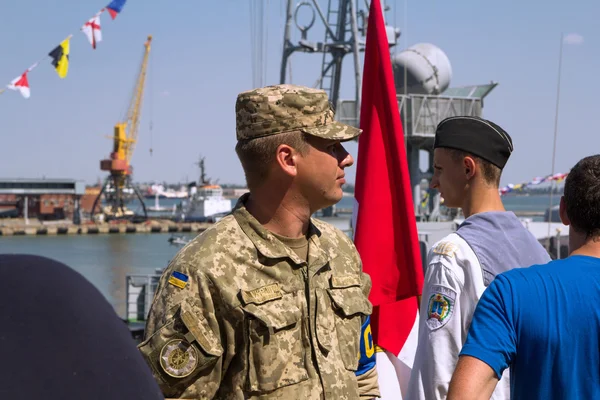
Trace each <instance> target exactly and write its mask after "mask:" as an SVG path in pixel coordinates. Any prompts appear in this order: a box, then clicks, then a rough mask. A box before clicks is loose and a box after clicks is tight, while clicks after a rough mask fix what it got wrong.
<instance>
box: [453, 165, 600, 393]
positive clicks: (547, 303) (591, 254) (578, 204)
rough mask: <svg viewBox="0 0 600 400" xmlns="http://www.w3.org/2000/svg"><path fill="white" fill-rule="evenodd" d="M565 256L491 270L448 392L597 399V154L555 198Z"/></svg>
mask: <svg viewBox="0 0 600 400" xmlns="http://www.w3.org/2000/svg"><path fill="white" fill-rule="evenodd" d="M560 217H561V220H562V222H563V223H564V224H565V225H570V230H569V249H570V251H571V253H570V256H569V257H568V258H567V259H564V260H557V261H552V262H550V263H548V264H545V265H537V266H533V267H530V268H524V269H514V270H511V271H509V272H505V273H503V274H500V275H498V276H497V277H496V279H495V280H494V281H493V282H492V284H491V285H490V286H489V287H488V289H487V290H486V291H485V292H484V294H483V296H482V297H481V300H480V301H479V303H478V305H477V309H476V310H475V314H474V316H473V322H472V324H471V327H470V329H469V334H468V336H467V341H466V343H465V345H464V346H463V348H462V351H461V353H460V358H459V361H458V364H457V366H456V370H455V372H454V375H453V376H452V381H451V383H450V390H449V393H448V400H455V399H461V400H469V399H484V398H485V399H489V397H490V395H491V393H492V391H493V390H494V387H495V386H496V383H497V382H498V379H499V378H500V376H501V375H502V371H504V370H505V369H506V368H508V367H510V373H511V398H515V399H528V400H529V399H544V400H551V399H561V400H562V399H586V400H589V399H600V306H599V304H600V155H595V156H591V157H586V158H584V159H582V160H581V161H579V162H578V163H577V165H575V167H573V169H572V170H571V171H570V173H569V175H568V177H567V180H566V182H565V188H564V195H563V197H562V198H561V201H560Z"/></svg>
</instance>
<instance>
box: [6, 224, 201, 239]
mask: <svg viewBox="0 0 600 400" xmlns="http://www.w3.org/2000/svg"><path fill="white" fill-rule="evenodd" d="M211 225H212V224H210V223H189V222H187V223H186V222H169V221H148V222H145V223H140V224H132V223H127V224H84V225H73V224H62V225H41V224H35V225H34V224H11V225H6V226H0V236H44V235H46V236H56V235H104V234H112V235H118V234H132V233H180V232H203V231H204V230H206V228H208V227H209V226H211Z"/></svg>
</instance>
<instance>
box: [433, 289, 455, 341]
mask: <svg viewBox="0 0 600 400" xmlns="http://www.w3.org/2000/svg"><path fill="white" fill-rule="evenodd" d="M429 293H430V295H429V302H428V303H427V321H426V323H427V326H428V327H429V329H431V330H434V329H439V328H441V327H442V326H444V325H446V324H447V323H448V321H449V320H450V318H452V314H453V313H454V304H455V302H456V292H455V291H454V290H452V289H450V288H447V287H445V286H433V287H432V288H431V291H430V292H429Z"/></svg>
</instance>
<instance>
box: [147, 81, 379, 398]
mask: <svg viewBox="0 0 600 400" xmlns="http://www.w3.org/2000/svg"><path fill="white" fill-rule="evenodd" d="M333 117H334V113H333V110H332V109H331V107H330V104H329V102H328V99H327V95H326V93H325V92H324V91H322V90H316V89H310V88H306V87H300V86H293V85H278V86H270V87H265V88H261V89H256V90H252V91H248V92H244V93H241V94H239V95H238V98H237V103H236V120H237V140H238V144H237V146H236V152H237V154H238V156H239V158H240V161H241V163H242V166H243V168H244V171H245V173H246V180H247V183H248V188H249V191H250V193H249V194H246V195H244V196H242V198H240V200H239V201H238V204H237V205H236V207H235V209H234V210H233V212H232V214H231V215H229V216H227V217H225V218H223V219H222V220H221V221H219V222H218V223H216V224H215V225H213V226H212V227H210V228H209V229H207V230H206V231H205V232H203V233H202V234H201V235H199V236H198V237H197V238H195V239H194V240H193V241H192V242H191V243H190V244H188V245H187V246H186V247H185V248H183V249H182V250H181V251H180V252H179V253H178V254H177V255H176V256H175V258H174V259H173V260H172V262H171V264H170V265H169V267H168V268H167V270H166V271H165V273H164V275H163V277H162V279H161V281H160V284H159V287H158V289H157V291H156V294H155V298H154V303H153V305H152V309H151V311H150V315H149V317H148V322H147V325H146V338H145V340H144V342H143V343H141V344H140V346H139V347H140V351H141V352H142V354H143V355H144V357H145V358H146V360H147V362H148V364H149V365H150V367H151V369H152V371H153V373H154V376H155V378H156V379H157V381H158V382H159V385H160V387H161V389H162V390H163V393H164V394H165V395H166V396H167V397H177V398H186V399H188V398H189V399H213V398H215V399H286V400H292V399H335V400H351V399H359V398H373V397H378V396H379V388H378V385H377V373H376V369H375V361H374V360H375V359H374V355H373V353H374V349H373V343H372V339H371V337H370V327H369V326H368V318H369V315H370V314H371V311H372V306H371V304H370V302H369V301H368V299H367V296H368V293H369V290H370V285H371V281H370V278H369V277H368V275H366V274H364V273H363V272H362V266H361V261H360V258H359V255H358V252H357V251H356V248H355V247H354V245H353V243H352V241H351V240H350V239H349V238H348V237H347V236H346V235H345V234H344V233H343V232H341V231H340V230H338V229H336V228H334V227H333V226H331V225H329V224H326V223H324V222H322V221H318V220H315V219H312V218H311V215H312V214H313V213H314V212H316V211H317V210H320V209H322V208H325V207H328V206H331V205H333V204H335V203H337V202H338V201H339V200H340V199H341V198H342V189H341V186H342V184H343V183H345V180H344V168H346V167H348V166H350V165H352V163H353V159H352V157H351V156H350V154H348V153H347V152H346V150H345V149H344V148H343V147H342V145H341V142H342V141H346V140H350V139H353V138H355V137H357V136H358V135H359V134H360V133H361V131H360V130H359V129H356V128H353V127H350V126H346V125H343V124H341V123H339V122H336V121H334V118H333ZM361 339H362V340H361ZM361 350H362V351H361ZM359 358H360V363H359Z"/></svg>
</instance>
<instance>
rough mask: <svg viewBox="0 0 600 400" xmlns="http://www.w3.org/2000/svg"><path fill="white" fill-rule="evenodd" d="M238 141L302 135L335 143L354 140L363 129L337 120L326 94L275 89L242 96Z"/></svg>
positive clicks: (238, 105)
mask: <svg viewBox="0 0 600 400" xmlns="http://www.w3.org/2000/svg"><path fill="white" fill-rule="evenodd" d="M235 114H236V131H237V140H245V139H255V138H259V137H264V136H269V135H275V134H278V133H284V132H291V131H295V130H298V131H302V132H306V133H308V134H310V135H314V136H318V137H321V138H325V139H333V140H340V141H345V140H350V139H352V138H355V137H357V136H358V135H360V133H361V132H362V131H361V130H360V129H357V128H354V127H352V126H349V125H345V124H342V123H340V122H337V121H335V120H334V112H333V109H332V108H331V105H330V103H329V100H328V98H327V93H325V91H324V90H319V89H312V88H309V87H305V86H296V85H275V86H267V87H263V88H259V89H254V90H250V91H247V92H243V93H240V94H239V95H238V97H237V102H236V105H235Z"/></svg>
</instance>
